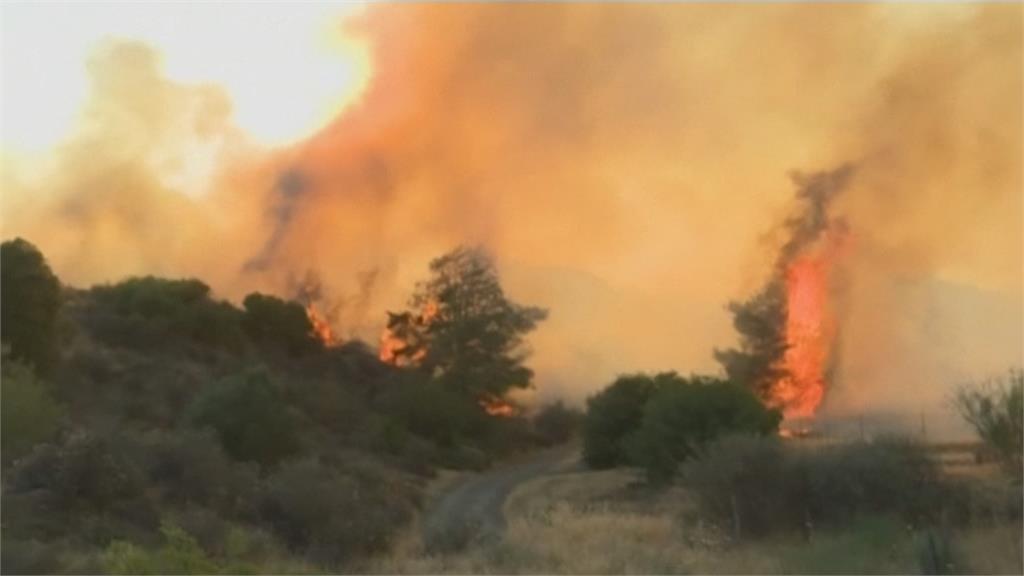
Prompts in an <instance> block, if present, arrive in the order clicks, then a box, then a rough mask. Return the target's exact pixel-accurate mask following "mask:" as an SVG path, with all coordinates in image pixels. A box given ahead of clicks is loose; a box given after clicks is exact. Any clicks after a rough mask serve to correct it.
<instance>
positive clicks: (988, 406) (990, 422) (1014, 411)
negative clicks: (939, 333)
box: [953, 369, 1024, 478]
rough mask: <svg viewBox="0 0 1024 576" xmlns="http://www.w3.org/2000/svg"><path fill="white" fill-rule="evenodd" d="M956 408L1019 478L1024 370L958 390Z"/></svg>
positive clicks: (1022, 448)
mask: <svg viewBox="0 0 1024 576" xmlns="http://www.w3.org/2000/svg"><path fill="white" fill-rule="evenodd" d="M953 405H954V407H955V408H956V409H957V411H958V412H959V413H960V416H961V417H963V419H964V420H966V421H967V422H968V423H969V424H970V425H971V426H972V427H973V428H974V430H975V432H977V434H978V436H979V437H980V438H981V439H982V441H983V442H985V444H987V445H989V446H990V447H991V448H992V449H993V450H994V451H995V452H996V453H997V454H998V455H999V457H1000V458H1001V459H1002V460H1003V462H1004V464H1005V465H1006V467H1007V469H1009V470H1010V472H1011V473H1013V474H1014V475H1016V476H1017V477H1018V478H1019V477H1020V476H1021V473H1022V471H1021V457H1022V452H1024V445H1022V444H1024V370H1020V369H1011V370H1010V371H1009V373H1008V374H1007V375H1006V376H1004V377H1000V378H993V379H990V380H986V381H983V382H980V383H972V384H964V385H963V386H961V387H960V388H959V390H957V391H956V395H955V396H954V398H953Z"/></svg>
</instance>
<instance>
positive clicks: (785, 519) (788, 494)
mask: <svg viewBox="0 0 1024 576" xmlns="http://www.w3.org/2000/svg"><path fill="white" fill-rule="evenodd" d="M682 472H683V474H682V477H683V479H684V481H685V483H686V485H687V486H688V487H689V488H690V489H691V490H692V491H693V493H694V494H695V495H696V496H697V501H698V503H699V505H700V507H701V508H702V509H703V510H704V512H705V513H706V514H707V515H708V516H709V517H712V518H716V519H718V521H719V522H721V523H723V524H725V525H728V526H731V527H732V529H733V532H734V533H735V535H736V536H761V535H764V534H767V533H770V532H773V531H777V530H799V531H802V532H804V533H805V535H806V536H808V537H809V536H810V534H811V532H812V531H814V530H816V529H817V528H820V527H823V526H824V527H829V526H844V525H847V524H848V523H850V522H852V521H854V520H855V519H857V518H859V517H863V516H893V517H898V518H901V519H902V520H903V521H904V522H907V523H910V524H913V525H926V524H928V523H931V522H935V521H937V520H938V519H939V518H940V517H941V515H942V514H943V510H944V509H947V506H948V504H947V503H948V502H952V501H955V500H956V499H958V498H959V496H958V495H957V494H956V493H955V492H954V489H953V487H952V486H951V485H949V484H947V483H946V482H945V481H943V479H942V477H941V475H940V474H939V470H938V468H937V467H936V465H935V464H934V462H933V461H932V460H931V459H929V457H928V455H927V452H926V451H925V449H924V448H923V447H921V446H919V445H916V444H913V443H911V442H909V441H904V440H899V439H883V440H879V441H876V442H872V443H856V444H845V445H832V446H822V447H817V448H815V447H809V446H801V445H791V444H788V443H785V442H783V441H780V440H779V439H777V438H752V437H730V438H724V439H722V440H719V441H717V442H715V443H714V444H711V445H709V446H708V447H707V449H705V450H704V451H703V452H702V454H701V456H700V457H699V458H696V459H694V460H691V461H689V462H687V463H686V464H685V465H684V466H683V469H682Z"/></svg>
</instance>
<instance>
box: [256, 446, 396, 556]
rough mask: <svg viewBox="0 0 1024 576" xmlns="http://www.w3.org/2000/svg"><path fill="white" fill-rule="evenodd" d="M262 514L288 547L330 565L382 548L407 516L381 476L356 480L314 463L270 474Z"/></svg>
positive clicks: (296, 463)
mask: <svg viewBox="0 0 1024 576" xmlns="http://www.w3.org/2000/svg"><path fill="white" fill-rule="evenodd" d="M261 510H262V514H263V518H264V520H265V521H266V522H267V523H268V524H269V525H270V526H271V528H272V529H273V531H274V533H275V534H277V535H278V536H279V537H280V538H281V539H282V540H283V541H284V542H285V543H287V545H288V546H289V548H291V549H292V550H293V551H296V552H302V553H305V554H306V555H307V556H308V557H310V558H312V559H314V560H316V561H318V562H322V563H324V564H327V565H331V566H339V565H342V564H343V563H345V562H346V561H349V560H351V559H353V558H355V557H359V556H363V555H366V554H368V553H370V552H377V551H380V550H383V549H384V548H385V547H386V546H387V544H388V543H389V541H390V538H391V537H392V535H393V534H394V532H395V531H396V530H397V528H399V527H400V526H402V525H403V524H404V523H405V522H406V521H407V520H408V518H409V515H410V512H411V510H410V506H409V503H408V501H407V500H406V499H405V498H404V497H403V495H402V494H401V493H400V492H398V491H397V490H396V486H393V485H392V484H391V483H389V482H385V481H383V479H382V478H377V477H373V478H368V479H365V480H363V481H360V480H359V479H358V478H355V477H353V476H350V475H343V474H339V473H338V472H336V471H334V470H332V469H331V468H328V467H326V466H324V465H323V464H321V463H320V462H318V461H315V460H301V461H294V462H289V463H286V464H285V465H283V466H282V467H281V469H280V470H279V471H277V472H276V473H275V474H274V475H273V476H271V477H270V478H269V479H268V481H267V488H266V493H265V496H264V499H263V503H262V507H261Z"/></svg>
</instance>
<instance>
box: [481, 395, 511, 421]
mask: <svg viewBox="0 0 1024 576" xmlns="http://www.w3.org/2000/svg"><path fill="white" fill-rule="evenodd" d="M480 407H481V408H483V409H484V412H487V414H488V415H489V416H497V417H499V418H511V417H513V416H515V415H516V414H518V413H519V409H518V408H517V407H516V405H515V404H512V403H511V402H509V401H507V400H503V399H501V398H496V397H488V398H483V399H481V400H480Z"/></svg>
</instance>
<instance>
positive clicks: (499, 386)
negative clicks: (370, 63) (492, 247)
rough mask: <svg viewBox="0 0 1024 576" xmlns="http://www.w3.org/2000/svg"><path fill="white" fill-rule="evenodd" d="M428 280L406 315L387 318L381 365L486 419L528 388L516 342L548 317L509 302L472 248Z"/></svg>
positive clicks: (445, 259) (437, 267) (520, 344)
mask: <svg viewBox="0 0 1024 576" xmlns="http://www.w3.org/2000/svg"><path fill="white" fill-rule="evenodd" d="M430 272H431V277H430V279H429V280H427V281H426V282H422V283H419V284H418V285H417V286H416V290H415V292H414V293H413V296H412V298H411V299H410V300H409V307H410V308H411V310H410V311H405V312H401V313H389V314H388V315H389V320H388V326H387V328H386V329H385V331H384V334H383V335H382V337H381V347H380V357H381V360H384V361H385V362H389V363H391V364H395V365H401V366H414V367H417V368H419V369H421V370H423V371H425V372H427V373H428V374H430V375H431V376H432V377H434V378H435V379H436V380H437V381H438V382H439V383H441V384H443V385H446V386H450V387H451V388H453V389H456V390H458V391H460V392H461V393H463V394H465V395H467V396H469V397H471V398H473V399H474V400H475V401H477V402H478V403H479V404H480V405H481V406H482V407H484V408H485V409H487V410H488V411H489V412H490V411H492V410H497V411H498V412H501V411H504V410H505V408H504V406H505V405H504V404H502V402H501V399H502V398H503V397H504V395H505V393H506V392H508V391H509V390H510V389H512V388H527V387H529V386H530V381H531V379H532V377H533V371H532V370H530V369H529V368H527V367H526V366H525V365H524V364H523V362H524V361H525V359H526V357H527V355H528V352H527V350H526V348H525V343H524V340H523V338H524V336H525V335H526V334H527V333H529V332H531V331H532V330H533V329H534V328H536V326H537V323H538V322H540V321H542V320H544V319H545V318H546V317H547V311H546V310H543V309H541V308H536V307H532V306H521V305H519V304H516V303H514V302H511V301H510V300H509V299H508V298H507V297H506V296H505V293H504V291H503V290H502V289H501V284H500V283H499V281H498V274H497V271H496V270H495V268H494V263H493V262H492V261H491V259H490V257H488V255H487V254H486V253H485V252H484V251H483V250H481V249H479V248H457V249H455V250H453V251H452V252H449V253H448V254H445V255H443V256H441V257H440V258H437V259H435V260H434V261H432V262H431V263H430Z"/></svg>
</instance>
